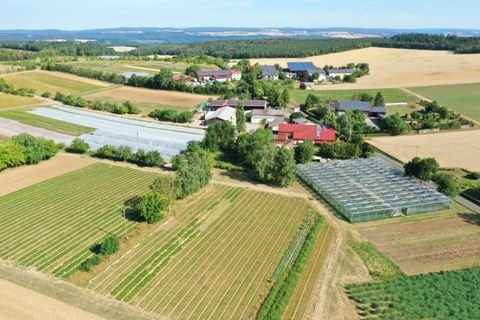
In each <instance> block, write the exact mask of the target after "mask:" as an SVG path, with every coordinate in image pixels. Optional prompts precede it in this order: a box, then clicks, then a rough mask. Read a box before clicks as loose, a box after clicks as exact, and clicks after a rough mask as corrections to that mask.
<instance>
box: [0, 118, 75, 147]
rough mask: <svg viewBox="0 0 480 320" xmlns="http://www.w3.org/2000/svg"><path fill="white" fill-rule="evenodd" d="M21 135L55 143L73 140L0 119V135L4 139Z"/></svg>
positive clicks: (64, 135) (70, 137) (51, 132)
mask: <svg viewBox="0 0 480 320" xmlns="http://www.w3.org/2000/svg"><path fill="white" fill-rule="evenodd" d="M21 133H29V134H31V135H32V136H36V137H44V138H46V139H52V140H54V141H55V142H57V143H60V142H66V141H69V140H72V139H73V137H72V136H69V135H67V134H63V133H58V132H53V131H49V130H45V129H41V128H37V127H33V126H29V125H26V124H22V123H20V122H17V121H14V120H9V119H3V118H0V135H2V136H6V137H13V136H16V135H18V134H21Z"/></svg>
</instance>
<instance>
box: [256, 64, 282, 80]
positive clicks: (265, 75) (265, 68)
mask: <svg viewBox="0 0 480 320" xmlns="http://www.w3.org/2000/svg"><path fill="white" fill-rule="evenodd" d="M259 67H260V69H261V70H262V79H265V80H278V76H279V75H280V73H279V72H278V70H277V68H275V66H271V65H262V66H259Z"/></svg>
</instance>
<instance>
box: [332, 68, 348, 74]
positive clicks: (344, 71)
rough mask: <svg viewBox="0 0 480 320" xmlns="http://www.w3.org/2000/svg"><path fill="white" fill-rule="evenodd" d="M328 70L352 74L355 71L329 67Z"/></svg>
mask: <svg viewBox="0 0 480 320" xmlns="http://www.w3.org/2000/svg"><path fill="white" fill-rule="evenodd" d="M327 72H328V73H329V74H330V73H344V74H351V73H354V72H355V69H327Z"/></svg>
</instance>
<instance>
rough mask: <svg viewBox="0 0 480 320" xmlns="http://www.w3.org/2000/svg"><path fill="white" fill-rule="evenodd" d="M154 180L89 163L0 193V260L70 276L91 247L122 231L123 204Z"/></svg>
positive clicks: (147, 175) (131, 171) (130, 225)
mask: <svg viewBox="0 0 480 320" xmlns="http://www.w3.org/2000/svg"><path fill="white" fill-rule="evenodd" d="M154 178H155V175H154V174H151V173H146V172H143V171H139V170H135V169H128V168H124V167H118V166H110V165H105V164H94V165H92V166H89V167H87V168H84V169H81V170H78V171H75V172H72V173H68V174H66V175H63V176H61V177H57V178H53V179H50V180H47V181H44V182H41V183H39V184H36V185H33V186H30V187H27V188H24V189H21V190H19V191H17V192H14V193H11V194H8V195H5V196H3V197H1V198H0V208H2V210H1V211H0V217H1V222H0V242H1V243H2V246H1V247H0V258H1V259H4V260H8V261H14V262H16V263H18V264H20V265H22V266H27V267H35V268H37V269H38V270H40V271H42V272H46V273H49V274H53V275H54V276H57V277H61V278H69V277H70V276H71V275H72V274H73V273H75V272H76V271H77V270H78V267H79V265H80V263H81V262H82V261H84V260H85V259H86V258H88V257H90V256H92V255H93V253H92V252H91V250H90V249H91V248H92V246H94V245H95V244H97V243H98V242H99V241H101V239H102V238H103V237H105V236H106V235H107V234H115V235H117V236H119V235H120V234H122V232H123V231H124V226H125V220H124V219H123V216H122V212H121V208H122V207H123V205H124V202H125V201H126V200H128V199H130V198H131V197H134V196H138V195H140V194H142V193H144V192H146V191H147V190H148V187H149V185H150V184H151V183H152V181H153V179H154ZM136 224H137V222H133V221H127V223H126V225H127V228H128V229H132V228H134V227H135V226H136Z"/></svg>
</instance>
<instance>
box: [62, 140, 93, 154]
mask: <svg viewBox="0 0 480 320" xmlns="http://www.w3.org/2000/svg"><path fill="white" fill-rule="evenodd" d="M89 149H90V145H89V144H88V143H86V142H85V141H83V140H82V139H80V138H75V139H73V141H72V143H71V144H70V145H69V146H68V147H67V148H66V149H65V150H66V151H67V152H71V153H79V154H83V153H86V152H88V150H89Z"/></svg>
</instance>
